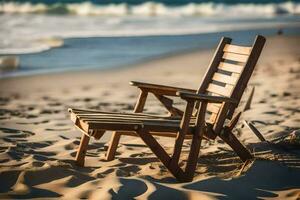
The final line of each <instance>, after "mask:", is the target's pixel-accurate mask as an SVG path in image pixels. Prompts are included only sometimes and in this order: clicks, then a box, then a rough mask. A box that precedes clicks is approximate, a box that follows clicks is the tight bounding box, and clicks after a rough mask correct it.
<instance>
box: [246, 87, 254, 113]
mask: <svg viewBox="0 0 300 200" xmlns="http://www.w3.org/2000/svg"><path fill="white" fill-rule="evenodd" d="M254 91H255V86H253V87H252V90H251V92H250V94H249V97H248V99H247V101H246V104H245V106H244V109H243V111H246V110H250V108H251V103H252V99H253V95H254Z"/></svg>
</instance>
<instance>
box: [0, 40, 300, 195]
mask: <svg viewBox="0 0 300 200" xmlns="http://www.w3.org/2000/svg"><path fill="white" fill-rule="evenodd" d="M299 41H300V37H296V36H293V37H287V36H276V37H269V38H268V39H267V44H266V47H265V49H264V50H263V53H262V55H261V58H260V60H259V63H258V65H257V67H256V71H255V72H254V75H253V77H252V78H251V82H250V86H255V95H254V98H253V102H252V105H251V109H250V110H248V111H246V112H245V113H243V115H242V118H241V120H240V123H239V124H238V126H237V129H236V130H235V133H236V134H237V135H238V137H239V139H240V140H241V141H243V143H244V144H245V145H247V148H249V149H250V150H251V151H252V153H253V154H254V155H255V160H253V161H252V162H251V163H250V164H248V165H247V166H246V167H245V168H244V169H243V170H241V169H242V166H243V163H242V162H241V161H240V160H239V159H238V158H237V156H236V155H235V154H234V153H233V152H232V150H231V149H230V148H229V147H228V146H226V145H225V144H224V143H223V142H222V141H220V140H216V141H204V142H203V144H202V148H201V152H200V154H201V156H200V158H199V162H198V168H197V171H196V175H195V178H194V180H193V182H190V183H178V182H176V180H175V179H174V178H173V177H172V176H171V174H170V173H169V172H168V171H167V170H166V168H164V167H163V165H162V164H161V163H160V162H159V161H158V159H157V158H156V157H155V156H154V155H153V154H152V152H151V151H150V150H149V148H147V147H146V146H145V145H144V144H143V142H142V141H141V140H140V139H139V138H136V137H128V136H127V137H123V138H122V140H121V144H120V145H119V148H118V153H117V156H116V159H115V160H113V161H110V162H106V161H105V160H104V154H105V149H106V148H107V141H108V140H109V138H110V133H107V134H106V135H105V136H104V137H103V138H102V139H101V140H99V141H96V140H94V139H92V140H91V142H90V146H89V150H88V154H87V157H86V166H85V167H84V168H81V167H77V166H76V165H75V164H74V157H75V154H76V149H77V147H78V144H79V140H80V136H81V134H80V132H79V131H78V130H76V129H75V128H74V126H73V124H72V122H71V120H70V119H69V114H68V112H67V108H68V107H75V108H90V109H101V110H104V111H128V112H129V111H132V110H133V106H134V104H135V101H136V98H137V95H138V90H137V89H136V88H134V87H132V86H129V84H128V82H129V81H130V80H140V81H145V82H152V83H161V84H167V85H174V86H181V87H188V88H195V89H196V88H197V86H198V84H199V83H200V80H201V78H202V76H203V74H204V72H205V70H206V67H207V66H208V63H209V61H210V59H211V57H212V55H213V50H206V51H195V52H191V53H185V54H180V55H173V56H169V57H165V58H161V59H158V60H153V61H149V62H146V63H142V64H138V65H135V66H131V67H127V68H123V69H115V70H107V71H95V70H94V71H82V72H81V71H80V72H72V73H71V72H68V73H60V74H51V75H36V76H28V77H19V78H10V79H2V80H0V141H1V142H0V198H4V199H9V198H12V199H16V198H26V199H29V198H44V199H50V198H58V197H59V198H64V199H76V198H89V199H132V198H135V199H147V198H149V199H159V198H161V199H165V198H170V199H228V198H229V199H256V198H261V199H299V198H300V181H299V180H300V148H299V147H300V145H299V138H298V139H297V136H299V131H300V47H299ZM249 91H250V90H249V89H248V90H247V93H246V94H248V93H249ZM181 105H182V104H181V103H179V106H181ZM145 112H147V113H160V114H163V113H165V110H164V109H163V108H162V107H161V106H160V104H159V102H157V101H156V100H155V99H154V98H153V97H151V96H150V97H149V100H148V101H147V104H146V109H145ZM243 120H248V121H252V122H253V124H254V125H255V127H256V128H257V129H258V130H259V131H260V132H261V133H262V134H263V135H264V136H265V138H266V139H267V140H269V141H270V143H267V142H260V141H259V140H258V139H257V137H256V136H255V135H254V134H253V133H252V132H251V131H250V130H249V129H247V128H246V127H243V126H242V122H243ZM293 131H295V132H294V136H296V139H293V140H292V139H290V136H291V133H292V132H293ZM294 138H295V137H294ZM159 142H160V143H162V144H164V146H165V147H166V149H167V151H168V152H171V150H172V145H173V142H174V139H166V138H160V139H159ZM188 145H189V143H188V141H187V142H186V143H185V144H184V152H185V153H187V150H188V149H187V147H188Z"/></svg>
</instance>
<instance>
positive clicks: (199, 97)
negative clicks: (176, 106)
mask: <svg viewBox="0 0 300 200" xmlns="http://www.w3.org/2000/svg"><path fill="white" fill-rule="evenodd" d="M177 95H178V96H180V97H181V98H182V99H185V100H194V101H207V102H208V103H223V102H225V103H233V104H237V103H238V101H237V100H236V99H233V98H229V97H220V96H210V95H206V94H195V93H190V92H185V91H178V92H177Z"/></svg>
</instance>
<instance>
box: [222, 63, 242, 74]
mask: <svg viewBox="0 0 300 200" xmlns="http://www.w3.org/2000/svg"><path fill="white" fill-rule="evenodd" d="M218 68H219V69H221V70H224V71H228V72H233V73H242V71H243V69H244V66H242V65H237V64H231V63H226V62H220V64H219V67H218Z"/></svg>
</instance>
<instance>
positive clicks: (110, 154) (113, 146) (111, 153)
mask: <svg viewBox="0 0 300 200" xmlns="http://www.w3.org/2000/svg"><path fill="white" fill-rule="evenodd" d="M120 139H121V133H119V132H117V131H115V132H113V135H112V136H111V140H110V143H109V146H108V149H107V153H106V156H105V159H106V160H107V161H111V160H113V159H114V158H115V154H116V151H117V148H118V144H119V141H120Z"/></svg>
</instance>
